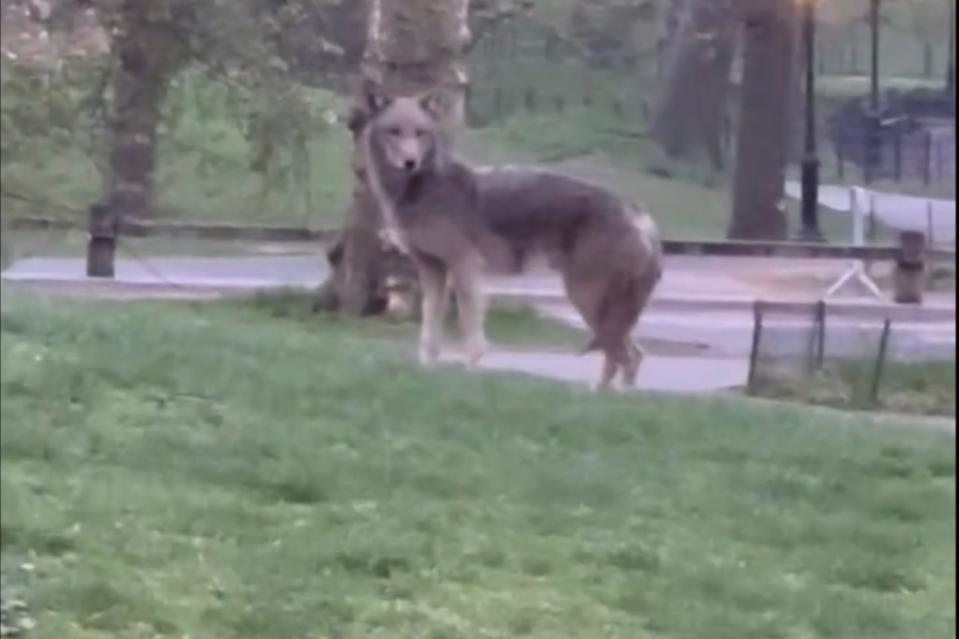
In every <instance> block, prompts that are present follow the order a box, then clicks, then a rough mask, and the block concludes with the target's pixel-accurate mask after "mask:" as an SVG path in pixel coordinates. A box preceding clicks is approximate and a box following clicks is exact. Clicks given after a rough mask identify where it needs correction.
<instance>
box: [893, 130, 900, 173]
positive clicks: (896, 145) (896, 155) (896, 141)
mask: <svg viewBox="0 0 959 639" xmlns="http://www.w3.org/2000/svg"><path fill="white" fill-rule="evenodd" d="M892 143H893V147H892V151H893V170H894V171H895V175H896V182H902V130H901V129H899V128H897V129H896V132H895V134H894V135H893V138H892Z"/></svg>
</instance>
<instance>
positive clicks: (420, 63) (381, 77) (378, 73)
mask: <svg viewBox="0 0 959 639" xmlns="http://www.w3.org/2000/svg"><path fill="white" fill-rule="evenodd" d="M368 10H369V13H368V17H367V25H368V30H367V42H366V50H365V53H364V57H363V63H362V65H361V70H360V75H361V78H362V81H361V84H362V85H363V86H364V89H363V90H361V91H358V92H357V96H356V98H355V99H356V100H357V101H362V100H365V96H364V93H365V91H366V90H367V87H374V89H375V90H376V91H377V92H378V93H379V94H381V95H385V96H391V97H397V96H401V95H415V94H417V93H420V92H424V91H427V90H431V89H437V88H439V89H442V90H443V91H444V92H445V93H446V94H447V95H448V96H449V98H450V100H449V103H450V105H451V108H450V113H449V120H448V122H445V123H444V124H445V125H446V126H447V127H448V128H449V130H450V133H451V134H452V132H453V131H455V129H456V128H458V127H459V126H460V125H461V124H462V122H463V102H464V95H465V89H466V81H467V77H466V71H465V67H464V64H463V57H464V52H465V50H466V47H467V46H468V44H469V39H470V31H469V26H468V22H467V18H468V15H467V14H468V0H404V1H403V2H396V1H394V0H369V4H368ZM357 107H358V108H360V109H363V108H365V105H363V104H358V105H357ZM352 164H353V170H354V175H355V176H356V179H355V187H354V193H353V202H352V207H351V210H350V212H349V214H348V219H347V223H346V227H345V228H344V230H343V234H342V238H341V240H340V242H339V243H338V245H337V246H334V248H333V250H332V251H331V255H332V256H333V257H336V258H337V259H331V260H330V266H331V268H332V274H331V276H330V278H329V280H328V281H327V282H326V283H325V284H324V286H323V287H322V288H321V291H320V295H321V300H320V305H321V306H322V307H323V308H326V309H339V310H342V311H344V312H346V313H349V314H353V315H363V314H371V313H377V312H381V311H382V310H384V309H385V308H386V304H385V300H384V299H383V297H384V294H385V285H384V284H385V281H386V279H387V277H391V276H392V277H396V278H397V279H403V280H409V278H410V277H411V275H409V274H410V273H411V270H410V269H408V268H405V267H404V262H405V260H403V259H401V258H400V257H399V256H398V255H396V254H395V252H394V253H388V252H386V251H385V247H384V246H383V244H382V243H381V241H380V239H379V236H378V232H379V230H380V228H381V218H380V214H379V210H378V207H377V203H376V200H375V198H374V197H373V196H372V195H371V194H370V192H369V189H368V187H367V185H366V181H365V180H364V179H363V172H364V171H365V167H364V166H363V161H362V156H361V155H360V154H359V153H358V151H357V149H355V148H354V153H353V159H352ZM407 283H408V282H407Z"/></svg>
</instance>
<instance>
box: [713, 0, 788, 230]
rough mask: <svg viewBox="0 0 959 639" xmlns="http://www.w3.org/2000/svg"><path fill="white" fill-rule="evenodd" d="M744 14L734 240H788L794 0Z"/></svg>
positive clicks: (772, 0)
mask: <svg viewBox="0 0 959 639" xmlns="http://www.w3.org/2000/svg"><path fill="white" fill-rule="evenodd" d="M754 4H759V5H760V6H759V8H758V9H754V10H747V11H745V12H744V19H745V31H744V50H743V56H744V58H743V81H742V95H741V98H740V100H741V101H740V116H739V132H738V134H737V140H736V160H737V161H736V170H735V177H734V186H733V215H732V222H731V224H730V226H729V232H728V236H729V237H730V238H732V239H769V240H780V239H784V238H785V236H786V214H785V210H784V209H783V181H784V179H785V170H786V159H787V153H788V147H789V128H790V127H789V117H790V113H791V112H792V111H791V109H790V105H789V101H790V96H791V95H792V88H793V82H792V73H793V70H794V68H795V67H794V65H793V55H794V52H795V46H794V38H795V24H796V19H795V9H794V3H793V1H792V0H768V1H767V2H765V3H761V4H760V3H759V2H756V3H754Z"/></svg>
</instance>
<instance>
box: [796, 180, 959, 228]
mask: <svg viewBox="0 0 959 639" xmlns="http://www.w3.org/2000/svg"><path fill="white" fill-rule="evenodd" d="M849 188H850V187H849V186H846V185H842V184H829V185H826V184H824V185H822V186H820V187H819V203H820V204H821V205H822V206H823V207H825V208H826V209H828V210H831V211H834V212H836V213H839V214H842V215H848V214H849V211H850V195H849ZM863 191H864V195H865V198H866V200H867V201H866V202H863V203H860V204H859V206H860V208H861V210H862V211H863V212H864V213H867V212H868V211H869V208H870V203H872V206H873V207H874V210H875V212H876V217H877V218H879V220H880V221H882V223H883V224H885V225H886V226H889V227H891V228H894V229H899V230H901V231H922V232H923V233H928V232H929V231H930V230H931V231H932V241H933V242H936V243H950V242H955V241H956V201H955V200H942V199H936V198H924V197H916V196H911V195H903V194H901V193H887V192H883V191H873V190H869V189H865V188H863ZM786 195H787V196H788V197H791V198H793V199H795V200H798V199H800V198H801V195H802V187H801V185H800V184H799V182H796V181H788V182H786Z"/></svg>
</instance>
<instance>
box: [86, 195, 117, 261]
mask: <svg viewBox="0 0 959 639" xmlns="http://www.w3.org/2000/svg"><path fill="white" fill-rule="evenodd" d="M88 232H89V234H90V238H89V240H88V241H87V277H109V278H112V277H114V258H115V257H116V245H117V219H116V215H115V214H114V212H113V208H112V207H110V206H109V205H107V204H102V203H99V202H98V203H96V204H93V205H92V206H91V207H90V218H89V221H88Z"/></svg>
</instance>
